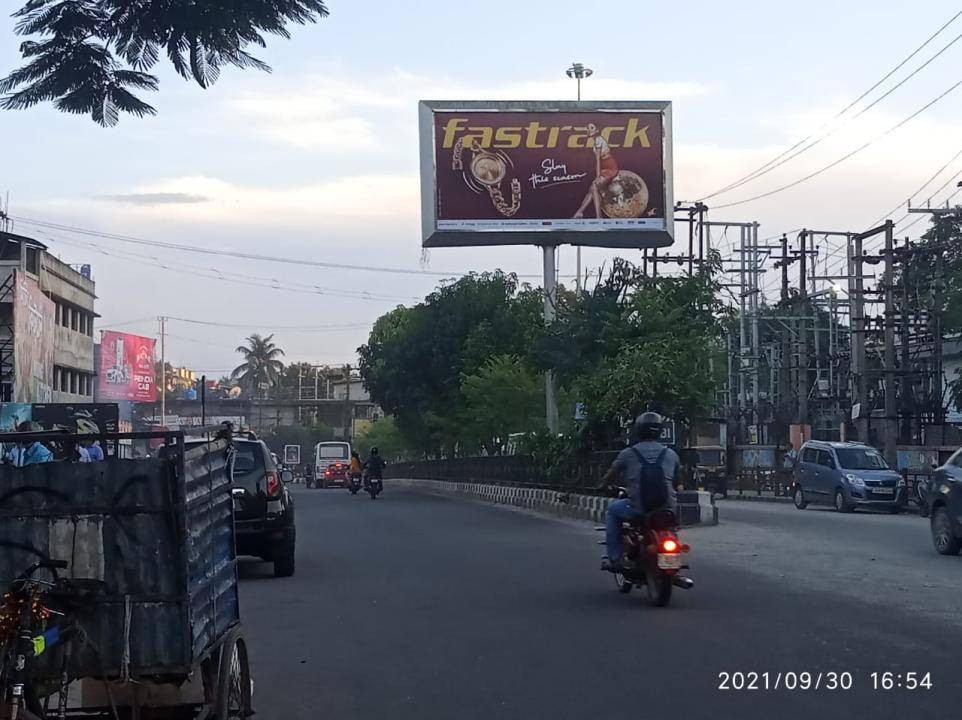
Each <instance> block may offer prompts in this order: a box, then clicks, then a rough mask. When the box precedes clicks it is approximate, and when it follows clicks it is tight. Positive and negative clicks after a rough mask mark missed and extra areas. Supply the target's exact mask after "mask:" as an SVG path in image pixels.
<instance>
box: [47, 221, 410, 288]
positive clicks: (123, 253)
mask: <svg viewBox="0 0 962 720" xmlns="http://www.w3.org/2000/svg"><path fill="white" fill-rule="evenodd" d="M37 232H38V233H39V234H40V235H42V236H44V237H46V238H48V239H50V240H51V241H54V242H60V243H63V244H65V245H70V246H72V247H90V248H92V249H94V250H96V251H97V252H100V253H102V254H103V255H107V256H108V257H110V256H115V255H116V256H118V257H124V258H126V259H129V260H132V261H133V262H138V260H139V262H140V264H142V265H144V264H147V263H145V262H143V261H144V260H148V261H150V263H151V264H152V265H157V266H159V267H161V268H162V269H164V270H174V271H175V272H179V273H183V274H185V275H193V276H194V277H202V278H208V279H211V280H221V281H223V282H230V283H235V284H241V285H245V286H250V285H252V284H253V285H254V286H256V287H263V288H267V289H270V290H283V291H288V292H298V293H306V294H309V295H329V296H332V297H343V298H355V299H360V300H401V301H409V300H421V298H419V297H414V296H409V295H379V294H378V295H375V294H372V293H370V292H367V291H366V290H357V291H353V290H341V289H338V288H329V287H322V286H320V285H310V284H306V283H297V282H293V281H283V282H282V281H280V280H278V279H277V278H271V277H264V276H258V275H248V274H244V273H234V272H229V271H223V270H218V269H217V268H215V267H211V268H201V269H197V268H195V267H194V266H191V265H185V264H183V263H178V262H173V261H169V260H161V259H160V258H158V257H156V256H150V255H141V254H139V253H133V252H130V251H128V250H117V249H115V248H110V249H106V248H104V247H102V246H100V245H98V244H97V243H95V242H92V241H89V240H68V239H66V238H63V237H60V236H53V235H50V234H49V233H47V232H44V231H42V230H38V231H37ZM208 273H213V274H208ZM251 281H257V282H253V283H252V282H251Z"/></svg>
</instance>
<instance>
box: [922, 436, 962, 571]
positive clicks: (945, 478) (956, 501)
mask: <svg viewBox="0 0 962 720" xmlns="http://www.w3.org/2000/svg"><path fill="white" fill-rule="evenodd" d="M922 502H923V504H924V507H923V508H922V510H923V514H926V513H927V514H928V515H929V517H930V520H929V526H930V527H931V529H932V544H933V545H935V549H936V551H937V552H938V553H940V554H942V555H957V554H958V553H959V550H962V449H959V450H957V451H956V452H955V454H954V455H952V457H950V458H949V459H948V460H947V461H946V463H945V464H944V465H942V466H940V467H938V468H936V469H935V470H933V472H932V475H931V476H930V477H929V480H928V483H927V487H926V489H925V493H924V499H923V500H922Z"/></svg>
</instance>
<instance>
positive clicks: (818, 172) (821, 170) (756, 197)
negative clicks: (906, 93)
mask: <svg viewBox="0 0 962 720" xmlns="http://www.w3.org/2000/svg"><path fill="white" fill-rule="evenodd" d="M960 85H962V80H959V81H958V82H957V83H955V84H954V85H953V86H952V87H950V88H949V89H948V90H946V91H945V92H943V93H942V94H941V95H939V96H938V97H936V98H935V99H934V100H930V101H929V102H928V103H926V104H925V105H923V106H922V107H921V108H919V109H918V110H916V111H915V112H914V113H912V114H911V115H909V116H908V117H907V118H905V119H904V120H902V121H901V122H898V123H896V124H895V125H893V126H892V127H890V128H889V129H888V130H886V131H885V132H883V133H882V134H881V135H877V136H876V137H874V138H872V139H871V140H869V141H868V142H867V143H865V144H863V145H860V146H859V147H857V148H855V149H854V150H852V151H851V152H849V153H846V154H845V155H843V156H842V157H840V158H838V159H837V160H835V161H834V162H831V163H829V164H828V165H825V166H824V167H822V168H819V169H818V170H816V171H815V172H812V173H809V174H808V175H806V176H805V177H803V178H799V179H798V180H795V181H794V182H790V183H788V184H787V185H782V186H781V187H778V188H775V189H774V190H769V191H768V192H765V193H761V194H760V195H754V196H752V197H749V198H744V199H743V200H736V201H735V202H730V203H726V204H724V205H715V206H714V209H715V210H719V209H721V208H728V207H734V206H736V205H744V204H745V203H749V202H754V201H755V200H761V199H762V198H766V197H770V196H772V195H775V194H777V193H780V192H782V191H784V190H788V189H790V188H793V187H795V186H796V185H801V184H802V183H803V182H807V181H808V180H811V179H812V178H814V177H817V176H819V175H821V174H822V173H824V172H826V171H828V170H831V169H832V168H833V167H835V166H836V165H840V164H842V163H843V162H845V161H846V160H848V159H849V158H851V157H853V156H854V155H857V154H858V153H860V152H862V150H865V149H866V148H867V147H869V146H871V145H874V144H875V143H876V142H878V141H879V140H881V139H883V138H885V137H887V136H888V135H891V134H892V133H893V132H895V131H896V130H898V129H899V128H901V127H902V126H903V125H905V124H906V123H908V122H909V121H911V120H914V119H915V118H916V117H918V116H919V115H921V114H922V113H923V112H925V111H926V110H928V109H929V108H930V107H932V106H933V105H935V104H936V103H937V102H939V100H941V99H943V98H944V97H945V96H946V95H949V94H950V93H951V92H953V91H954V90H956V89H958V87H959V86H960Z"/></svg>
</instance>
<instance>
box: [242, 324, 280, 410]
mask: <svg viewBox="0 0 962 720" xmlns="http://www.w3.org/2000/svg"><path fill="white" fill-rule="evenodd" d="M237 352H239V353H240V354H241V355H242V356H243V357H244V362H242V363H241V364H240V365H238V366H237V367H236V368H234V371H233V372H232V373H231V377H232V378H235V379H237V380H239V381H240V383H241V384H242V385H243V386H245V387H246V388H247V390H248V392H249V393H250V396H251V397H254V395H255V394H256V392H257V390H258V389H259V388H260V387H261V386H262V385H264V384H267V385H275V384H276V383H277V381H278V379H279V378H280V375H281V373H282V372H283V371H284V363H283V362H281V361H280V360H278V358H279V357H281V356H282V355H283V354H284V351H283V350H281V349H280V348H279V347H277V346H276V345H275V344H274V335H273V333H272V334H270V335H268V336H267V337H261V336H260V335H258V334H257V333H254V334H252V335H251V336H250V337H248V338H247V345H240V346H239V347H238V348H237Z"/></svg>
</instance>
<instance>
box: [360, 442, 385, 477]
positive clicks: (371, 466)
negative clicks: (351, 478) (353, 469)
mask: <svg viewBox="0 0 962 720" xmlns="http://www.w3.org/2000/svg"><path fill="white" fill-rule="evenodd" d="M386 464H387V463H385V462H384V458H382V457H381V455H380V454H379V453H378V451H377V448H376V447H372V448H371V452H370V454H369V455H368V457H367V461H366V462H365V463H364V470H365V475H364V477H365V483H364V486H365V487H368V486H369V485H370V484H371V483H372V482H374V481H375V480H376V481H377V482H379V483H383V478H382V476H383V474H384V466H385V465H386Z"/></svg>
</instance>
